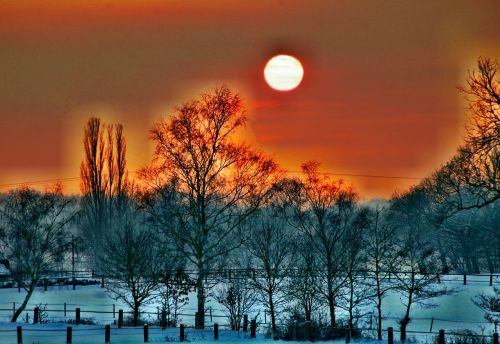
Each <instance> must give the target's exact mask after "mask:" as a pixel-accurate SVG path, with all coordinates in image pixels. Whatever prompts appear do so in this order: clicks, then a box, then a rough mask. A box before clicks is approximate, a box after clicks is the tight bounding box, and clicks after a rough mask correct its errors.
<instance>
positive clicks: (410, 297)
mask: <svg viewBox="0 0 500 344" xmlns="http://www.w3.org/2000/svg"><path fill="white" fill-rule="evenodd" d="M412 301H413V292H410V293H409V295H408V306H406V313H405V316H404V318H403V319H402V320H401V341H405V340H406V326H407V325H408V323H409V322H410V307H411V303H412Z"/></svg>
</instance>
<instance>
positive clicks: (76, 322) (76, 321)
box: [75, 308, 80, 325]
mask: <svg viewBox="0 0 500 344" xmlns="http://www.w3.org/2000/svg"><path fill="white" fill-rule="evenodd" d="M75 324H76V325H80V308H77V309H76V320H75Z"/></svg>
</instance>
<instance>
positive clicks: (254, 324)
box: [250, 319, 257, 338]
mask: <svg viewBox="0 0 500 344" xmlns="http://www.w3.org/2000/svg"><path fill="white" fill-rule="evenodd" d="M256 330H257V321H256V320H255V319H252V321H251V322H250V338H255V331H256Z"/></svg>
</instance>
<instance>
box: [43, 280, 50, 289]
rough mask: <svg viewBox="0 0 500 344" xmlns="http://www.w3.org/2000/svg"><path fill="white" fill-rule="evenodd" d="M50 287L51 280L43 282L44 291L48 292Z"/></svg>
mask: <svg viewBox="0 0 500 344" xmlns="http://www.w3.org/2000/svg"><path fill="white" fill-rule="evenodd" d="M48 287H49V280H48V279H46V278H45V279H44V280H43V290H44V291H47V289H48Z"/></svg>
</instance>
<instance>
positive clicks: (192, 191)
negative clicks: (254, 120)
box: [140, 87, 277, 328]
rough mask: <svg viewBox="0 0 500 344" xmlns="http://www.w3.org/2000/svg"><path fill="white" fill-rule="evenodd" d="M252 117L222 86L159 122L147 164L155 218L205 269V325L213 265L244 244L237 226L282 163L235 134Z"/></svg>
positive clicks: (144, 174) (201, 290)
mask: <svg viewBox="0 0 500 344" xmlns="http://www.w3.org/2000/svg"><path fill="white" fill-rule="evenodd" d="M245 122H246V117H245V115H244V111H243V107H242V101H241V98H240V96H239V95H237V94H234V93H232V92H231V91H230V90H229V89H228V88H227V87H220V88H216V89H215V91H214V92H213V93H211V94H204V95H202V97H201V99H200V100H194V101H191V102H189V103H186V104H184V105H182V106H180V107H179V108H177V109H176V112H175V114H173V115H172V116H171V117H169V119H168V120H167V121H162V122H159V123H156V124H155V125H154V127H153V129H152V130H151V139H152V140H153V141H154V144H155V151H154V157H153V164H152V166H151V167H149V168H145V169H143V170H142V171H141V172H140V177H141V179H142V180H143V181H144V182H146V183H147V184H148V185H149V186H150V187H151V188H152V196H151V198H150V202H148V203H147V204H149V205H152V206H151V207H149V209H150V210H151V215H152V218H153V219H154V220H155V222H156V224H157V225H158V226H160V227H161V228H162V229H163V231H164V232H165V234H166V236H167V237H168V238H171V240H173V241H174V242H175V244H176V248H177V249H178V250H179V252H180V253H182V254H183V255H184V256H185V257H186V258H187V259H188V260H189V262H190V263H191V264H192V265H194V267H195V268H196V270H197V298H198V318H197V321H196V326H197V327H198V328H203V327H204V323H205V299H206V285H205V277H206V274H207V271H208V270H209V269H210V268H214V266H215V263H216V261H217V259H218V258H220V257H222V256H224V255H227V254H228V253H229V252H230V251H232V250H233V249H235V248H237V247H239V246H240V245H241V243H242V242H241V240H240V239H241V238H240V239H238V236H236V235H235V233H236V231H237V230H238V229H239V228H240V227H241V226H240V225H241V224H242V222H243V221H244V220H245V219H246V218H248V217H249V216H250V215H252V214H253V213H254V212H255V211H256V210H257V209H258V208H259V207H260V206H261V204H262V203H263V201H264V200H265V199H266V197H267V195H268V194H269V191H270V189H271V188H272V185H273V184H274V174H275V172H276V170H277V165H276V163H275V162H274V161H273V160H272V159H271V158H269V157H267V156H265V155H264V154H262V153H260V152H257V151H255V150H252V149H251V148H249V147H248V146H246V145H245V144H242V143H239V142H237V140H236V138H235V134H236V132H237V130H238V129H239V128H240V127H242V126H243V125H244V124H245ZM152 200H154V202H152ZM158 204H164V205H165V207H158Z"/></svg>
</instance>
